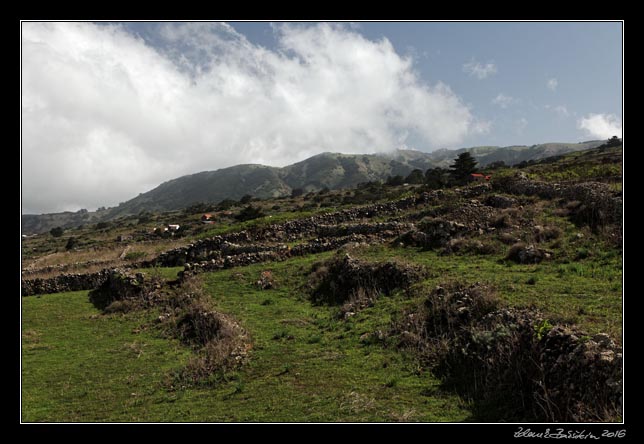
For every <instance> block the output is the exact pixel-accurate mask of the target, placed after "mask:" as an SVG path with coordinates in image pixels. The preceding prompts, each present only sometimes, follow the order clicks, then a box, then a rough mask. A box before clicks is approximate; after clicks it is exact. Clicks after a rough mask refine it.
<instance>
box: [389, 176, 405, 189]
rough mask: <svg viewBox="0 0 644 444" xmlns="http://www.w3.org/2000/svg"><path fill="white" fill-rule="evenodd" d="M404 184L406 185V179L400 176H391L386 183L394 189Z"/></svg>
mask: <svg viewBox="0 0 644 444" xmlns="http://www.w3.org/2000/svg"><path fill="white" fill-rule="evenodd" d="M403 183H405V179H404V178H403V177H402V176H401V175H400V174H399V175H397V176H394V177H391V176H389V177H387V182H385V184H386V185H389V186H392V187H393V186H397V185H402V184H403Z"/></svg>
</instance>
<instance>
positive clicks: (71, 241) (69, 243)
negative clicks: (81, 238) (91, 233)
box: [65, 236, 78, 251]
mask: <svg viewBox="0 0 644 444" xmlns="http://www.w3.org/2000/svg"><path fill="white" fill-rule="evenodd" d="M77 245H78V238H77V237H74V236H71V237H70V238H69V239H67V244H66V245H65V250H67V251H69V250H73V249H74V247H76V246H77Z"/></svg>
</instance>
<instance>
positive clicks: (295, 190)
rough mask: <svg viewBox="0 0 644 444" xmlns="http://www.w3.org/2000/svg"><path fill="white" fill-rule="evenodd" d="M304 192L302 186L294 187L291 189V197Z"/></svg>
mask: <svg viewBox="0 0 644 444" xmlns="http://www.w3.org/2000/svg"><path fill="white" fill-rule="evenodd" d="M303 194H304V190H303V189H302V188H293V189H292V190H291V197H300V196H302V195H303Z"/></svg>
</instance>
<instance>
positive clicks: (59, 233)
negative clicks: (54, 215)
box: [49, 227, 64, 237]
mask: <svg viewBox="0 0 644 444" xmlns="http://www.w3.org/2000/svg"><path fill="white" fill-rule="evenodd" d="M63 232H64V230H63V227H54V228H52V229H51V230H49V234H51V235H52V236H54V237H60V236H62V235H63Z"/></svg>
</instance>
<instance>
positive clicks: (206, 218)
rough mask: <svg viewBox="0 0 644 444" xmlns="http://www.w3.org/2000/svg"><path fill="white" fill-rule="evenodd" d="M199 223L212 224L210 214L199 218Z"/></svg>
mask: <svg viewBox="0 0 644 444" xmlns="http://www.w3.org/2000/svg"><path fill="white" fill-rule="evenodd" d="M201 223H203V224H212V223H214V221H213V220H212V214H208V213H206V214H204V215H203V216H201Z"/></svg>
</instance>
